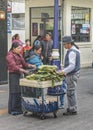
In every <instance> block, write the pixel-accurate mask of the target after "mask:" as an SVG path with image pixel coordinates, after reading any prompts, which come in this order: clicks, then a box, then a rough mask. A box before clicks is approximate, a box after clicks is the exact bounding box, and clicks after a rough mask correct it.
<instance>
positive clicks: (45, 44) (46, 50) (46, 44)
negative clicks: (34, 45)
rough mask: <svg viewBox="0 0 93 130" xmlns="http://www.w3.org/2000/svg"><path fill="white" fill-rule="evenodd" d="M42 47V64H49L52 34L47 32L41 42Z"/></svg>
mask: <svg viewBox="0 0 93 130" xmlns="http://www.w3.org/2000/svg"><path fill="white" fill-rule="evenodd" d="M41 45H42V56H43V64H51V59H52V55H51V54H52V48H53V40H52V33H51V32H47V33H46V36H45V39H44V40H43V41H42V42H41Z"/></svg>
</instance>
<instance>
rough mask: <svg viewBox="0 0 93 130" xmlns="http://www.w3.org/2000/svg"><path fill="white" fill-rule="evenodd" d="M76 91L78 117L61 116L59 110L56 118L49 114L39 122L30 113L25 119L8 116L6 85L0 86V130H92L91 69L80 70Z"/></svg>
mask: <svg viewBox="0 0 93 130" xmlns="http://www.w3.org/2000/svg"><path fill="white" fill-rule="evenodd" d="M77 91H78V115H74V116H63V115H62V113H63V112H64V110H62V109H60V110H59V111H58V113H57V116H58V117H57V118H54V117H53V114H52V113H51V114H48V115H47V119H45V120H41V119H39V118H35V117H32V116H31V114H30V113H29V114H28V116H26V117H24V116H23V115H18V116H11V115H9V114H8V113H7V101H8V85H0V130H93V68H87V69H82V70H81V76H80V79H79V80H78V89H77ZM65 107H66V106H65Z"/></svg>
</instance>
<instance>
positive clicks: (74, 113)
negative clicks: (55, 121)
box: [63, 111, 77, 116]
mask: <svg viewBox="0 0 93 130" xmlns="http://www.w3.org/2000/svg"><path fill="white" fill-rule="evenodd" d="M63 115H64V116H69V115H77V111H75V112H64V113H63Z"/></svg>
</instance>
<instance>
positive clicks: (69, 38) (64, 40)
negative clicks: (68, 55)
mask: <svg viewBox="0 0 93 130" xmlns="http://www.w3.org/2000/svg"><path fill="white" fill-rule="evenodd" d="M73 42H74V40H73V39H72V37H71V36H64V37H63V38H62V43H63V44H66V43H73Z"/></svg>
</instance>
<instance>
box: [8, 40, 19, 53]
mask: <svg viewBox="0 0 93 130" xmlns="http://www.w3.org/2000/svg"><path fill="white" fill-rule="evenodd" d="M19 46H20V45H19V43H18V42H14V43H12V46H11V48H10V51H11V50H13V48H17V47H19Z"/></svg>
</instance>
